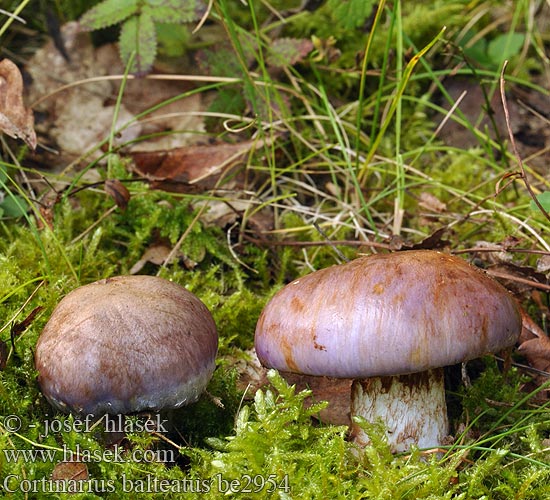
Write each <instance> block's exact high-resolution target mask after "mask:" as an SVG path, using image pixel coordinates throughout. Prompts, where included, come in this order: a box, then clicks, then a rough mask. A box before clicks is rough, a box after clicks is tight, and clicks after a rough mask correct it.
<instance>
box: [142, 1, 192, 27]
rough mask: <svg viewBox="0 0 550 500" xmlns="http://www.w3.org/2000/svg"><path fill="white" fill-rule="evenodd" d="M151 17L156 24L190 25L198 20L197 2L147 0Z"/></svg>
mask: <svg viewBox="0 0 550 500" xmlns="http://www.w3.org/2000/svg"><path fill="white" fill-rule="evenodd" d="M148 4H149V6H150V7H151V15H152V16H153V20H154V21H156V22H158V23H175V24H183V23H190V22H192V21H196V20H197V19H199V17H200V15H199V9H197V6H198V2H197V0H149V1H148Z"/></svg>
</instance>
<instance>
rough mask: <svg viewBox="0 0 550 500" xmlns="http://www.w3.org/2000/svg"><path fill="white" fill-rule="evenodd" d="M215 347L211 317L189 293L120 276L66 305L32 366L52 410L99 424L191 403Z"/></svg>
mask: <svg viewBox="0 0 550 500" xmlns="http://www.w3.org/2000/svg"><path fill="white" fill-rule="evenodd" d="M217 347H218V337H217V333H216V325H215V324H214V320H213V319H212V315H211V314H210V312H209V311H208V309H207V308H206V306H205V305H204V304H203V303H202V302H201V301H200V300H199V299H198V298H197V297H195V296H194V295H193V294H192V293H190V292H188V291H187V290H185V288H183V287H181V286H180V285H177V284H176V283H172V282H170V281H167V280H164V279H162V278H157V277H153V276H119V277H114V278H109V279H104V280H100V281H97V282H95V283H92V284H89V285H85V286H82V287H80V288H77V289H75V290H73V291H72V292H70V293H69V294H68V295H67V296H66V297H65V298H63V300H62V301H61V302H60V303H59V304H58V306H57V307H56V309H55V310H54V312H53V313H52V315H51V317H50V320H49V321H48V323H47V324H46V326H45V328H44V330H43V332H42V334H41V335H40V338H39V340H38V344H37V346H36V355H35V364H36V368H37V370H38V374H39V375H38V381H39V384H40V386H41V389H42V392H43V393H44V395H45V396H46V398H47V399H48V400H49V401H50V403H51V404H52V405H53V406H55V407H57V408H58V409H60V410H62V411H71V412H75V413H83V414H94V415H99V416H100V415H103V414H104V413H114V414H116V413H132V412H138V411H142V410H146V409H151V410H159V409H162V408H175V407H179V406H181V405H184V404H187V403H191V402H193V401H195V400H196V399H197V398H198V397H199V395H200V393H201V392H202V391H203V390H204V389H205V387H206V385H207V384H208V381H209V380H210V378H211V376H212V372H213V371H214V364H215V357H216V352H217Z"/></svg>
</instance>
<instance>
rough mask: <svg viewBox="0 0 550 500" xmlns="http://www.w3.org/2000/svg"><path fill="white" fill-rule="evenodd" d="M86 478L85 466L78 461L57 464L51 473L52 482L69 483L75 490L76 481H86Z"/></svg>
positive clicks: (87, 475) (86, 468)
mask: <svg viewBox="0 0 550 500" xmlns="http://www.w3.org/2000/svg"><path fill="white" fill-rule="evenodd" d="M88 477H89V474H88V467H87V465H86V464H85V463H83V462H78V461H74V462H73V461H68V462H59V463H57V464H56V465H55V467H54V468H53V471H52V480H53V481H69V484H70V485H74V487H75V488H78V485H76V484H75V482H76V481H86V480H87V479H88ZM75 493H76V491H75Z"/></svg>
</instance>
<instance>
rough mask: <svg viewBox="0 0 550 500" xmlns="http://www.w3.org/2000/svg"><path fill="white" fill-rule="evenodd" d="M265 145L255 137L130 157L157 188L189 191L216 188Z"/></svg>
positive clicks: (137, 154)
mask: <svg viewBox="0 0 550 500" xmlns="http://www.w3.org/2000/svg"><path fill="white" fill-rule="evenodd" d="M262 146H263V141H255V140H251V141H245V142H239V143H236V144H229V143H218V144H201V145H194V146H187V147H183V148H175V149H172V150H170V151H152V152H137V153H129V156H130V157H131V158H132V159H133V160H134V165H135V166H134V171H135V172H136V173H137V174H138V175H140V176H142V177H144V178H145V179H147V180H148V181H149V182H150V183H151V187H152V188H153V189H162V190H165V191H172V192H178V193H181V192H183V193H189V192H201V191H204V190H206V189H212V188H213V187H215V186H216V183H217V182H218V181H219V179H220V178H221V177H222V176H223V175H225V174H226V173H228V172H229V170H230V169H231V168H232V167H234V166H236V165H237V164H239V163H240V162H242V161H243V159H244V157H245V155H247V154H249V153H250V152H251V151H252V150H253V149H258V148H260V147H262Z"/></svg>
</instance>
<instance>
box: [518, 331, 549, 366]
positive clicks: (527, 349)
mask: <svg viewBox="0 0 550 500" xmlns="http://www.w3.org/2000/svg"><path fill="white" fill-rule="evenodd" d="M518 351H519V352H520V353H521V354H523V355H524V356H525V358H526V359H527V361H528V362H529V365H530V366H532V367H533V368H535V369H537V370H541V371H543V372H550V338H548V337H547V336H546V335H543V336H542V337H536V338H534V339H530V340H526V341H525V342H523V344H521V345H520V346H519V347H518Z"/></svg>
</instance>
